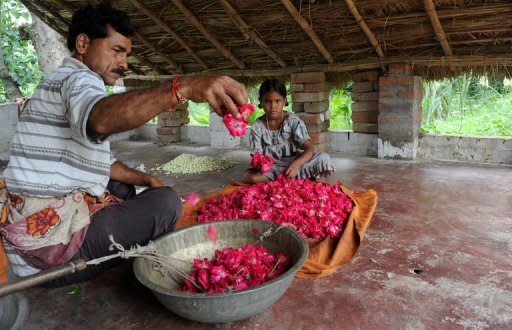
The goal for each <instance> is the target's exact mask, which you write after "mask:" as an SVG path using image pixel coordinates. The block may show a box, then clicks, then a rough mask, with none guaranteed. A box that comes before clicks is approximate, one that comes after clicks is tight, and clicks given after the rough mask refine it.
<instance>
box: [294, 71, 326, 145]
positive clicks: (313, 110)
mask: <svg viewBox="0 0 512 330" xmlns="http://www.w3.org/2000/svg"><path fill="white" fill-rule="evenodd" d="M291 80H292V85H291V91H292V102H293V103H292V110H293V112H295V113H296V115H298V116H299V117H300V118H301V119H302V120H303V121H304V123H305V124H306V127H307V128H308V133H309V136H310V137H311V141H312V142H313V144H314V146H315V150H316V151H325V150H326V148H327V143H326V138H327V130H328V128H329V91H328V88H327V83H326V81H325V73H324V72H307V73H295V74H292V76H291Z"/></svg>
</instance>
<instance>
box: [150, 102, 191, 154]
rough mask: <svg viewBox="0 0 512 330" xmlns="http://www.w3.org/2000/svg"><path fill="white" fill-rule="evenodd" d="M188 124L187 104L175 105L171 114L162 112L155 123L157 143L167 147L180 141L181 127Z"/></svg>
mask: <svg viewBox="0 0 512 330" xmlns="http://www.w3.org/2000/svg"><path fill="white" fill-rule="evenodd" d="M189 122H190V119H189V117H188V103H185V104H179V105H177V106H176V107H175V108H174V109H173V110H172V112H171V113H169V112H162V113H161V114H159V115H158V121H157V128H156V134H157V143H158V144H159V145H167V144H170V143H172V142H178V141H181V127H182V126H183V125H186V124H188V123H189Z"/></svg>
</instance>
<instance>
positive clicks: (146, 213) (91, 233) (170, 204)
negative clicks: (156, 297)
mask: <svg viewBox="0 0 512 330" xmlns="http://www.w3.org/2000/svg"><path fill="white" fill-rule="evenodd" d="M112 193H113V194H115V192H113V191H112ZM181 211H182V204H181V200H180V197H179V196H178V194H177V193H176V191H174V190H173V189H172V188H170V187H162V188H148V189H147V190H145V191H143V192H142V193H140V194H138V195H136V196H135V197H133V198H131V199H128V200H125V202H124V203H123V204H120V205H115V206H108V207H105V208H103V209H102V210H100V211H99V212H98V213H96V214H94V216H93V217H92V219H91V224H90V225H89V228H88V230H87V234H86V236H85V239H84V242H83V244H82V247H81V248H80V250H79V251H78V253H77V255H76V256H75V257H76V258H82V259H84V260H91V259H96V258H100V257H103V256H106V255H110V254H113V253H115V252H116V251H110V250H109V246H110V245H111V242H110V240H109V238H108V236H109V235H112V236H113V237H114V240H115V241H116V242H117V243H119V244H121V245H122V246H124V247H125V248H126V249H129V248H130V247H131V246H134V245H135V244H139V245H146V244H147V243H148V242H149V241H150V240H154V239H156V238H157V237H159V236H161V235H162V234H165V233H167V232H170V231H173V230H174V228H175V226H176V222H177V221H178V219H179V217H180V216H181ZM120 261H121V260H120V259H118V258H116V259H113V260H112V261H108V262H105V263H103V264H100V265H97V266H88V267H87V268H86V269H85V270H83V271H80V272H78V273H76V274H72V275H69V276H66V277H64V278H61V279H58V280H55V281H52V282H49V283H47V284H46V285H45V286H48V287H56V286H63V285H68V284H72V283H78V282H83V281H86V280H89V279H90V278H92V277H94V276H96V275H97V274H99V273H101V272H103V271H105V270H106V269H108V268H110V267H112V266H114V265H116V264H118V263H119V262H120Z"/></svg>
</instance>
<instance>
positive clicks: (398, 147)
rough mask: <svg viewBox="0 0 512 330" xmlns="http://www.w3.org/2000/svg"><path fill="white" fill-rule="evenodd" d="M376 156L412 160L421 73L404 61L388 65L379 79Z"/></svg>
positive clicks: (419, 103)
mask: <svg viewBox="0 0 512 330" xmlns="http://www.w3.org/2000/svg"><path fill="white" fill-rule="evenodd" d="M379 85H380V89H379V118H378V123H379V138H378V142H377V143H378V146H377V153H378V157H379V158H393V159H411V160H412V159H415V158H416V151H417V148H418V133H419V130H420V126H421V99H422V96H423V85H422V78H421V76H415V75H413V73H412V69H411V66H410V65H408V64H390V65H389V70H388V72H387V75H386V76H382V77H380V79H379Z"/></svg>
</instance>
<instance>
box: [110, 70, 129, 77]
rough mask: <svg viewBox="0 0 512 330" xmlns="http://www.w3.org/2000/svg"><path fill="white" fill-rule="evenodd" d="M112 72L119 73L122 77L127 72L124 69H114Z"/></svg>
mask: <svg viewBox="0 0 512 330" xmlns="http://www.w3.org/2000/svg"><path fill="white" fill-rule="evenodd" d="M112 72H114V73H117V74H118V75H120V76H121V77H122V76H124V74H125V72H126V70H125V69H124V68H113V69H112Z"/></svg>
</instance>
